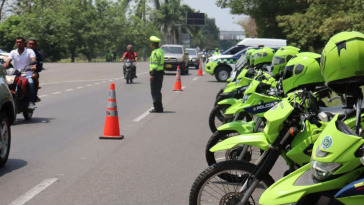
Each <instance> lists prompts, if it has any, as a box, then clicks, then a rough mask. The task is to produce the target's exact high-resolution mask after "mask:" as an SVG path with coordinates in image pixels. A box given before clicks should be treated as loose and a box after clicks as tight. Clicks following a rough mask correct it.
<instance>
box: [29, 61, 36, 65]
mask: <svg viewBox="0 0 364 205" xmlns="http://www.w3.org/2000/svg"><path fill="white" fill-rule="evenodd" d="M37 63H38V61H30V63H29V65H35V64H37Z"/></svg>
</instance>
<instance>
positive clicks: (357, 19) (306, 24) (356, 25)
mask: <svg viewBox="0 0 364 205" xmlns="http://www.w3.org/2000/svg"><path fill="white" fill-rule="evenodd" d="M363 6H364V1H362V0H361V1H356V0H346V1H341V0H313V1H311V2H310V6H309V8H308V9H307V11H306V12H304V13H294V14H292V15H283V16H278V17H277V21H278V22H279V27H280V28H281V29H282V30H283V32H284V33H285V34H287V40H288V41H289V42H290V43H291V44H292V45H294V46H297V47H300V48H301V49H303V50H310V51H315V52H321V50H322V48H323V47H324V46H325V44H326V42H327V40H329V38H330V37H331V36H332V35H334V34H336V33H339V32H341V31H351V30H356V31H361V32H363V31H364V23H363V22H362V19H363V17H364V15H363V12H362V10H361V8H363ZM332 8H335V9H332Z"/></svg>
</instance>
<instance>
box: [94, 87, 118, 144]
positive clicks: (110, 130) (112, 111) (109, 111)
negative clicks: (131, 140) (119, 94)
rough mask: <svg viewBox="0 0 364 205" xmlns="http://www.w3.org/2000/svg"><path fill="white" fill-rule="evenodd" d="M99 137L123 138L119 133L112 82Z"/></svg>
mask: <svg viewBox="0 0 364 205" xmlns="http://www.w3.org/2000/svg"><path fill="white" fill-rule="evenodd" d="M99 138H100V139H117V140H121V139H123V138H124V136H123V135H120V128H119V117H118V108H117V105H116V94H115V84H114V83H111V85H110V92H109V100H108V104H107V108H106V118H105V127H104V134H103V135H102V136H100V137H99Z"/></svg>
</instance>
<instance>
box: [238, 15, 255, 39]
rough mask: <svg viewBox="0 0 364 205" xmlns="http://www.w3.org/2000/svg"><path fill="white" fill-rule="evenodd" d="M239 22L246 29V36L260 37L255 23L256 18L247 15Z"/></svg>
mask: <svg viewBox="0 0 364 205" xmlns="http://www.w3.org/2000/svg"><path fill="white" fill-rule="evenodd" d="M237 24H238V25H240V26H241V27H242V28H243V29H244V31H245V36H246V37H252V38H256V37H258V33H257V24H256V23H255V20H254V19H252V18H250V17H246V18H243V19H241V20H239V21H238V22H237Z"/></svg>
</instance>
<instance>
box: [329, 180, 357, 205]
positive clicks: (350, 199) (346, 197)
mask: <svg viewBox="0 0 364 205" xmlns="http://www.w3.org/2000/svg"><path fill="white" fill-rule="evenodd" d="M335 198H336V199H337V200H339V201H340V202H342V203H344V204H362V203H363V202H364V179H359V180H356V181H354V182H352V183H350V184H348V185H346V186H345V187H344V188H342V189H341V190H340V191H339V192H338V193H337V194H336V195H335Z"/></svg>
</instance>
